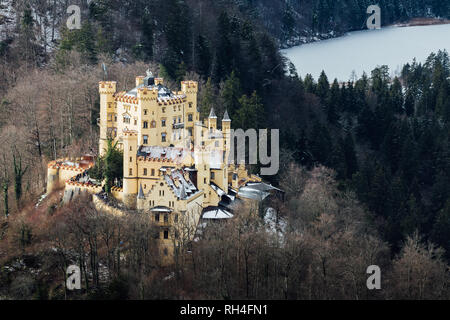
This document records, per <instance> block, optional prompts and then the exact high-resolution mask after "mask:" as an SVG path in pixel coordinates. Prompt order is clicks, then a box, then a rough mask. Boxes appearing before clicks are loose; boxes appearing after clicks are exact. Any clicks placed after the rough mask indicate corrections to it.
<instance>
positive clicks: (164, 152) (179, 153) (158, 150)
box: [138, 146, 192, 163]
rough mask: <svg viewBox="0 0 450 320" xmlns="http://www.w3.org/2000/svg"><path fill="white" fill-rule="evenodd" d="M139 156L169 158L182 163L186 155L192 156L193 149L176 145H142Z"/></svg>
mask: <svg viewBox="0 0 450 320" xmlns="http://www.w3.org/2000/svg"><path fill="white" fill-rule="evenodd" d="M138 156H141V157H146V158H150V159H167V160H170V161H172V162H176V163H182V162H183V160H184V159H185V158H186V157H189V156H192V151H191V150H189V149H183V148H174V147H160V146H151V147H144V146H143V147H141V148H140V149H139V152H138Z"/></svg>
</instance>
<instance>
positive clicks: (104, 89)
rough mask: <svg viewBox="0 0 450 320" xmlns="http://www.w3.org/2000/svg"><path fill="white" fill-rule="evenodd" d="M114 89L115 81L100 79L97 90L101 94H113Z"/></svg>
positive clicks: (115, 86)
mask: <svg viewBox="0 0 450 320" xmlns="http://www.w3.org/2000/svg"><path fill="white" fill-rule="evenodd" d="M116 89H117V82H116V81H100V83H99V92H100V93H101V94H114V93H116Z"/></svg>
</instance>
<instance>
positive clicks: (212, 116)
mask: <svg viewBox="0 0 450 320" xmlns="http://www.w3.org/2000/svg"><path fill="white" fill-rule="evenodd" d="M208 118H217V116H216V113H215V112H214V107H213V108H211V112H210V113H209V117H208Z"/></svg>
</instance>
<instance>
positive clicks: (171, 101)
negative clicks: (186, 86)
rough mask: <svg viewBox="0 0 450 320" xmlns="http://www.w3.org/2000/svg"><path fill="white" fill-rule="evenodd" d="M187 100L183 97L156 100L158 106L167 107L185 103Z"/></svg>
mask: <svg viewBox="0 0 450 320" xmlns="http://www.w3.org/2000/svg"><path fill="white" fill-rule="evenodd" d="M186 101H187V98H186V96H183V97H179V96H177V97H170V98H158V104H159V105H160V106H163V105H164V106H167V105H173V104H180V103H183V102H186Z"/></svg>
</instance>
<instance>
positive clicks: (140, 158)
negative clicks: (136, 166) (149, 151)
mask: <svg viewBox="0 0 450 320" xmlns="http://www.w3.org/2000/svg"><path fill="white" fill-rule="evenodd" d="M137 160H138V161H142V162H161V163H173V164H175V163H176V162H175V161H173V160H172V159H169V158H149V157H142V156H141V157H138V158H137Z"/></svg>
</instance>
